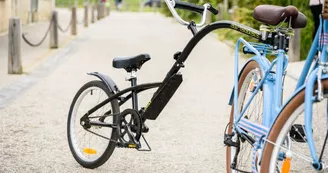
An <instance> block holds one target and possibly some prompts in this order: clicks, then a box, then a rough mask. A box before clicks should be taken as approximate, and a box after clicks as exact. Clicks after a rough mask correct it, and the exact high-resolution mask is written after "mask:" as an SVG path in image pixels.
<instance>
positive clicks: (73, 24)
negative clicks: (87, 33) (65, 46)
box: [71, 6, 77, 35]
mask: <svg viewBox="0 0 328 173" xmlns="http://www.w3.org/2000/svg"><path fill="white" fill-rule="evenodd" d="M76 24H77V20H76V7H75V6H73V7H72V26H71V27H72V28H71V32H72V35H76V34H77V26H76Z"/></svg>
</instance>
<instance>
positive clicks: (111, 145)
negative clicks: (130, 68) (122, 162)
mask: <svg viewBox="0 0 328 173" xmlns="http://www.w3.org/2000/svg"><path fill="white" fill-rule="evenodd" d="M93 88H95V89H100V90H101V91H103V92H104V93H105V94H106V95H107V97H106V96H104V97H105V98H108V97H110V96H112V95H113V93H112V92H111V91H109V90H108V88H107V86H106V85H105V84H104V83H103V82H102V81H98V80H95V81H90V82H88V83H86V84H85V85H83V86H82V87H81V88H80V89H79V91H78V92H77V93H76V95H75V97H74V99H73V101H72V104H71V106H70V110H69V115H68V120H67V137H68V144H69V148H70V150H71V153H72V155H73V157H74V158H75V160H76V161H77V162H78V163H79V164H80V165H82V166H83V167H85V168H89V169H94V168H97V167H99V166H101V165H102V164H104V163H105V162H106V161H107V160H108V159H109V158H110V156H111V155H112V153H113V151H114V149H115V147H116V143H117V140H118V133H117V129H114V128H113V129H112V131H111V133H110V132H108V133H109V134H110V137H109V139H110V140H107V141H108V144H106V142H105V141H104V145H107V147H106V149H104V151H103V153H101V154H100V156H99V157H98V158H96V159H95V160H87V159H86V158H84V157H83V153H82V151H77V148H76V146H75V143H74V142H76V141H74V139H73V138H74V136H72V135H74V134H73V133H74V129H73V128H74V127H73V124H72V121H73V120H72V118H73V116H75V115H73V113H76V112H77V111H76V110H75V108H76V106H80V105H76V104H77V102H80V104H81V103H82V101H83V99H84V96H85V95H87V94H84V93H85V92H87V91H88V89H90V91H91V95H92V93H93ZM81 95H84V96H83V97H82V99H81V100H79V99H80V96H81ZM101 101H103V100H101ZM110 105H111V108H112V109H111V110H112V114H113V119H112V122H113V123H115V122H117V121H118V113H119V112H120V110H119V103H118V100H117V99H114V100H112V101H111V102H110ZM93 106H95V105H93ZM91 108H92V107H88V108H86V110H89V109H91ZM73 111H74V112H73ZM84 113H86V111H85V112H83V114H84ZM76 114H77V113H76ZM83 114H82V115H83ZM79 118H81V117H79ZM99 121H100V119H99ZM94 128H98V129H99V127H94ZM101 128H103V127H101ZM104 128H107V127H104ZM82 130H84V129H82ZM105 131H106V130H105ZM88 133H90V132H88ZM88 133H86V134H88ZM90 134H91V133H90ZM94 136H96V135H94ZM84 137H85V136H84ZM89 140H91V137H90V138H89ZM89 142H90V141H89ZM89 145H90V143H89ZM97 152H98V151H97Z"/></svg>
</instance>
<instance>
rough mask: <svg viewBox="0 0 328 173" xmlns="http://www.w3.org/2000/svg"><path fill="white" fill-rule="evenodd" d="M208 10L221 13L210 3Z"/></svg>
mask: <svg viewBox="0 0 328 173" xmlns="http://www.w3.org/2000/svg"><path fill="white" fill-rule="evenodd" d="M207 10H208V11H210V12H212V13H213V14H214V15H217V14H219V11H218V10H217V9H215V8H214V7H213V6H212V5H210V6H209V7H208V9H207Z"/></svg>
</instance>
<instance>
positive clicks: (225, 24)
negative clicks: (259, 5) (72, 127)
mask: <svg viewBox="0 0 328 173" xmlns="http://www.w3.org/2000/svg"><path fill="white" fill-rule="evenodd" d="M223 28H228V29H233V30H236V31H238V32H241V33H243V34H246V35H249V36H251V37H254V38H256V39H260V35H261V33H260V31H258V30H256V29H253V28H250V27H248V26H245V25H243V24H240V23H237V22H233V21H218V22H214V23H212V24H209V25H207V26H206V27H204V28H203V29H201V30H199V31H198V32H195V31H196V30H195V28H192V27H191V28H190V29H191V30H192V32H193V34H194V36H193V37H192V38H191V40H190V41H189V42H188V44H187V45H186V47H185V48H184V49H183V51H182V52H181V54H180V55H179V57H178V58H177V60H176V62H175V63H174V64H173V66H172V67H171V69H170V70H169V72H168V73H167V74H166V77H165V78H164V79H163V81H162V82H158V83H149V84H140V85H136V86H132V87H130V88H126V89H124V90H122V91H117V93H115V94H114V95H113V96H112V97H110V98H107V99H106V100H104V101H102V102H101V103H99V104H98V105H96V106H94V107H93V108H91V109H90V110H88V112H87V113H86V114H85V115H84V116H83V117H82V118H87V117H88V116H89V115H91V114H92V113H93V112H95V111H96V110H98V109H99V108H101V107H102V106H104V105H106V104H107V103H109V102H110V101H112V100H114V99H120V97H121V96H122V95H123V94H125V93H128V92H137V93H138V92H141V91H145V90H148V89H152V88H156V87H158V89H157V90H156V92H158V91H160V90H161V89H162V88H163V87H164V86H165V85H166V84H167V82H168V81H169V79H170V78H171V77H172V76H173V75H175V74H177V73H178V72H179V70H180V68H182V67H184V65H183V63H184V62H185V61H186V60H187V58H188V56H189V55H190V53H191V51H192V50H193V48H194V47H195V46H196V45H197V44H198V42H199V41H200V40H201V39H202V38H203V37H205V36H206V35H207V34H209V33H210V32H212V31H214V30H217V29H223ZM156 92H155V93H156ZM132 94H133V93H131V94H130V95H131V96H132ZM130 95H129V96H130ZM131 96H130V97H126V98H125V99H123V100H124V102H122V101H120V106H121V105H122V104H124V103H125V102H126V100H127V99H129V98H131ZM132 99H133V98H132ZM120 100H121V99H120ZM150 104H152V103H151V102H150ZM148 106H150V105H148ZM148 106H147V107H148ZM136 111H138V110H136Z"/></svg>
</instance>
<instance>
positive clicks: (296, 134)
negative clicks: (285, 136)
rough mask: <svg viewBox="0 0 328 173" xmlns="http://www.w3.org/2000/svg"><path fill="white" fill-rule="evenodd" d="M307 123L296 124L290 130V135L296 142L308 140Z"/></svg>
mask: <svg viewBox="0 0 328 173" xmlns="http://www.w3.org/2000/svg"><path fill="white" fill-rule="evenodd" d="M304 130H305V125H302V124H294V125H293V126H292V128H291V129H290V131H289V136H290V137H291V138H292V140H294V141H296V142H306V134H305V131H304Z"/></svg>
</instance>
